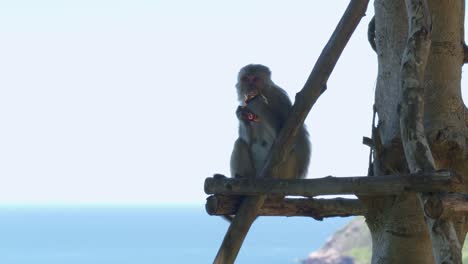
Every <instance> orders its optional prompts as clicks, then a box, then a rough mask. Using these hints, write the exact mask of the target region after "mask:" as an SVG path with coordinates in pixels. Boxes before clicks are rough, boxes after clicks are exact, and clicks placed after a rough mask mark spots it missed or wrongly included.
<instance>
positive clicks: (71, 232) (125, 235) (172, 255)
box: [0, 205, 350, 264]
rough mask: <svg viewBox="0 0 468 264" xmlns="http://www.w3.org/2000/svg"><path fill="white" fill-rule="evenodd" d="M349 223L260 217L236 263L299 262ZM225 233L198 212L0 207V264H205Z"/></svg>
mask: <svg viewBox="0 0 468 264" xmlns="http://www.w3.org/2000/svg"><path fill="white" fill-rule="evenodd" d="M348 221H350V219H349V218H333V219H328V220H324V221H322V222H320V221H315V220H313V219H311V218H304V217H289V218H287V217H262V218H259V219H257V221H256V222H255V223H254V225H253V226H252V228H251V230H250V232H249V234H248V236H247V238H246V240H245V241H244V245H243V247H242V249H241V252H240V254H239V256H238V258H237V261H236V263H239V264H249V263H269V264H289V263H299V260H300V259H303V258H305V257H307V255H308V254H309V253H310V252H312V251H314V250H316V249H318V248H319V247H320V246H321V245H322V244H323V243H324V242H325V240H326V238H327V237H329V236H330V235H331V234H332V233H333V232H334V231H336V230H337V229H338V228H341V227H342V226H344V225H345V224H346V223H347V222H348ZM227 228H228V223H227V222H226V221H225V220H223V219H222V218H220V217H215V216H208V215H207V214H206V213H205V210H204V206H203V205H199V206H194V205H190V206H189V205H187V206H182V205H177V206H169V205H167V206H0V263H1V264H159V263H161V264H180V263H190V264H206V263H212V261H213V258H214V256H215V255H216V252H217V250H218V248H219V246H220V244H221V242H222V239H223V236H224V234H225V232H226V230H227Z"/></svg>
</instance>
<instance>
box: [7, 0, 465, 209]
mask: <svg viewBox="0 0 468 264" xmlns="http://www.w3.org/2000/svg"><path fill="white" fill-rule="evenodd" d="M347 4H348V1H310V0H301V1H299V0H298V1H292V2H291V1H290V2H286V1H271V0H270V1H266V0H265V1H246V0H241V1H214V0H212V1H209V0H201V1H188V0H186V1H169V0H160V1H158V0H155V1H150V0H137V1H135V0H120V1H111V0H69V1H67V0H15V1H10V0H0V34H1V36H2V37H1V39H2V40H1V41H0V124H1V127H0V204H11V203H13V204H18V203H19V204H21V203H59V204H60V203H96V204H100V203H126V204H133V203H143V204H155V203H156V204H160V203H200V204H201V203H203V202H204V200H205V198H206V195H205V194H204V192H203V182H204V179H205V178H206V177H209V176H211V175H213V174H214V173H222V174H225V175H229V157H230V153H231V150H232V146H233V142H234V140H235V138H236V136H237V120H236V117H235V114H234V112H235V109H236V105H237V102H236V94H235V88H234V84H235V80H236V75H237V72H238V70H239V69H240V68H241V67H242V66H244V65H246V64H249V63H261V64H265V65H267V66H269V67H270V69H271V70H272V72H273V80H274V81H275V82H276V83H277V84H278V85H280V86H281V87H283V88H284V89H285V90H287V92H288V93H289V95H290V97H291V98H292V100H294V95H295V93H296V92H298V91H299V90H300V89H301V88H302V87H303V84H304V82H305V80H306V79H307V76H308V74H309V73H310V71H311V69H312V67H313V65H314V63H315V61H316V58H317V57H318V55H319V54H320V52H321V50H322V48H323V46H324V44H325V43H326V41H327V40H328V38H329V36H330V34H331V33H332V31H333V29H334V27H335V25H336V24H337V22H338V20H339V18H340V17H341V15H342V13H343V11H344V9H345V8H346V5H347ZM372 13H373V7H372V5H370V6H369V11H368V16H366V17H364V18H363V20H362V22H361V24H360V26H359V28H358V29H357V31H356V32H355V34H354V35H353V38H352V39H351V41H350V43H349V45H348V47H347V48H346V49H345V51H344V54H343V56H342V57H341V59H340V61H339V62H338V65H337V66H336V68H335V71H334V72H333V74H332V76H331V78H330V80H329V82H328V90H327V91H326V93H325V94H323V95H322V96H321V98H320V99H319V100H318V102H317V104H316V105H315V106H314V108H313V109H312V111H311V113H310V114H309V117H308V119H307V120H306V124H307V126H308V128H309V132H310V134H311V141H312V145H313V153H312V160H311V165H310V169H309V175H308V177H309V178H315V177H323V176H327V175H334V176H351V175H352V176H357V175H365V174H366V172H367V159H368V154H369V149H368V147H366V146H364V145H362V143H361V142H362V137H363V136H369V135H370V129H371V117H372V102H373V98H374V87H375V79H376V71H377V68H376V56H375V54H374V52H373V51H372V50H371V48H370V46H369V44H368V43H367V36H366V31H367V24H368V22H369V20H370V19H371V17H372ZM465 87H466V85H465ZM464 89H465V90H466V88H464ZM465 97H466V96H465Z"/></svg>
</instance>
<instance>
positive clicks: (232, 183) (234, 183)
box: [205, 171, 464, 197]
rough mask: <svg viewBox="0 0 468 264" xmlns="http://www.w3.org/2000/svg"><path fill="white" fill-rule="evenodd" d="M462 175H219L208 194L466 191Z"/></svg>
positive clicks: (210, 180)
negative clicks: (273, 177)
mask: <svg viewBox="0 0 468 264" xmlns="http://www.w3.org/2000/svg"><path fill="white" fill-rule="evenodd" d="M463 189H464V185H463V184H462V183H461V180H460V178H459V177H456V176H454V175H452V173H451V172H449V171H439V172H432V173H425V174H406V175H386V176H381V177H364V176H362V177H332V176H328V177H324V178H318V179H294V180H281V179H268V178H257V179H239V178H236V179H234V178H227V177H225V176H222V175H217V176H216V177H213V178H207V179H206V180H205V192H206V193H207V194H223V195H264V194H267V195H271V194H275V195H283V196H286V195H295V196H306V197H313V196H318V195H336V194H355V195H369V196H379V195H393V194H400V193H402V192H405V191H412V192H439V191H446V192H448V191H452V192H456V191H462V190H463Z"/></svg>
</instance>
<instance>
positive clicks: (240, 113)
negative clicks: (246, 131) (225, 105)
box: [236, 106, 260, 122]
mask: <svg viewBox="0 0 468 264" xmlns="http://www.w3.org/2000/svg"><path fill="white" fill-rule="evenodd" d="M236 115H237V118H238V119H239V120H241V121H244V122H259V121H260V118H259V117H258V115H256V114H255V113H253V112H252V111H250V110H249V109H248V108H247V107H245V106H238V107H237V110H236Z"/></svg>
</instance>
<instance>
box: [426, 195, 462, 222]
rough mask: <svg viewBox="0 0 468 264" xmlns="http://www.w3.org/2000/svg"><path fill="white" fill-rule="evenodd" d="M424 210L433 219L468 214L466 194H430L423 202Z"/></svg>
mask: <svg viewBox="0 0 468 264" xmlns="http://www.w3.org/2000/svg"><path fill="white" fill-rule="evenodd" d="M424 212H425V213H426V215H428V216H429V217H431V218H433V219H438V218H441V219H448V218H451V217H453V216H457V215H460V214H468V194H464V193H446V194H442V195H440V196H436V195H434V196H430V197H429V198H428V199H427V200H426V203H425V204H424Z"/></svg>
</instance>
